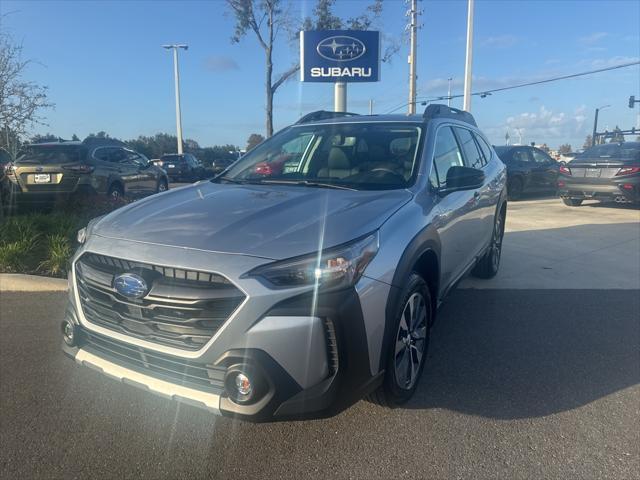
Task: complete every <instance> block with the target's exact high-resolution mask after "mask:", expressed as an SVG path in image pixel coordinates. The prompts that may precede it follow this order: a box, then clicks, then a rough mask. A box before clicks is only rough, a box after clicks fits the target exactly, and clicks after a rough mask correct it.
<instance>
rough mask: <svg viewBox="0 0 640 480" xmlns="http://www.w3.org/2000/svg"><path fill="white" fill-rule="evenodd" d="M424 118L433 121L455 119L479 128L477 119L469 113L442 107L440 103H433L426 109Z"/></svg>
mask: <svg viewBox="0 0 640 480" xmlns="http://www.w3.org/2000/svg"><path fill="white" fill-rule="evenodd" d="M422 117H423V118H424V119H425V120H431V119H433V118H453V119H454V120H459V121H461V122H465V123H469V124H471V125H473V126H474V127H477V126H478V124H477V123H476V119H475V118H473V115H471V114H470V113H469V112H465V111H464V110H459V109H457V108H453V107H447V106H446V105H442V104H440V103H432V104H431V105H429V106H428V107H427V108H425V110H424V113H423V114H422Z"/></svg>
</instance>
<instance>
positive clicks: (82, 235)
mask: <svg viewBox="0 0 640 480" xmlns="http://www.w3.org/2000/svg"><path fill="white" fill-rule="evenodd" d="M102 217H104V215H100V216H99V217H96V218H94V219H92V220H90V221H89V223H88V224H87V226H86V227H84V228H81V229H80V230H78V234H77V235H76V239H77V240H78V243H79V244H80V245H82V244H83V243H84V242H86V241H87V238H89V235H91V230H93V226H94V225H95V224H96V223H98V221H99V220H100V219H101V218H102Z"/></svg>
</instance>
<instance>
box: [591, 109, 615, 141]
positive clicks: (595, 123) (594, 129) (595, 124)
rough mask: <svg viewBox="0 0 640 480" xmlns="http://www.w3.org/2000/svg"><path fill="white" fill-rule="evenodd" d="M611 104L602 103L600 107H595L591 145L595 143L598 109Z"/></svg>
mask: <svg viewBox="0 0 640 480" xmlns="http://www.w3.org/2000/svg"><path fill="white" fill-rule="evenodd" d="M610 106H611V105H603V106H602V107H598V108H596V115H595V117H594V119H593V135H591V146H592V147H593V146H594V145H595V144H596V135H597V133H598V113H600V110H604V109H605V108H608V107H610Z"/></svg>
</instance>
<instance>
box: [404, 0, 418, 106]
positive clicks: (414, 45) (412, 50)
mask: <svg viewBox="0 0 640 480" xmlns="http://www.w3.org/2000/svg"><path fill="white" fill-rule="evenodd" d="M409 1H410V2H411V8H410V10H409V11H408V12H407V15H409V17H410V20H409V35H410V47H409V110H408V112H407V113H408V114H409V115H413V114H415V113H416V79H417V75H416V62H417V49H418V0H409Z"/></svg>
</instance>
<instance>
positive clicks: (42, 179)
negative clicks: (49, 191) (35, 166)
mask: <svg viewBox="0 0 640 480" xmlns="http://www.w3.org/2000/svg"><path fill="white" fill-rule="evenodd" d="M33 182H34V183H51V174H49V173H36V174H35V175H34V176H33Z"/></svg>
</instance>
